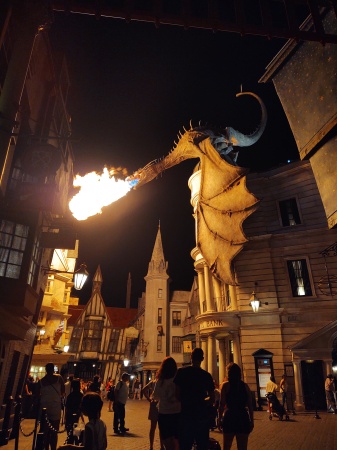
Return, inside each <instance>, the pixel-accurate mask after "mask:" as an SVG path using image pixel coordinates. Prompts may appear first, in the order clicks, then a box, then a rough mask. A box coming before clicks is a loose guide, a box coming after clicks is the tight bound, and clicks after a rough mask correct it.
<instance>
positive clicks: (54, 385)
mask: <svg viewBox="0 0 337 450" xmlns="http://www.w3.org/2000/svg"><path fill="white" fill-rule="evenodd" d="M203 359H204V354H203V350H202V349H201V348H195V349H194V350H193V351H192V353H191V364H190V365H188V366H184V367H182V368H178V367H177V363H176V361H175V360H174V358H172V357H171V356H167V357H166V358H164V360H163V361H162V363H161V365H160V367H159V370H158V371H157V373H156V377H155V378H154V379H152V380H150V381H149V383H148V384H146V385H145V386H144V387H142V386H141V384H140V381H139V379H138V378H136V379H135V381H134V382H133V383H131V385H132V387H130V375H129V374H128V373H123V374H122V375H121V376H120V380H119V381H118V382H117V383H116V384H115V382H114V380H112V378H111V377H110V378H108V380H107V381H106V382H105V383H103V382H102V380H101V379H100V377H99V376H98V375H96V376H94V377H93V379H92V380H91V381H89V382H84V381H83V380H80V379H77V378H74V377H71V376H68V373H62V372H61V373H60V374H58V373H55V372H54V364H53V363H48V364H47V365H46V368H45V369H46V374H45V376H44V377H43V378H42V379H41V380H39V381H38V382H34V380H32V377H30V376H29V377H28V379H27V383H26V388H25V393H26V396H27V397H30V396H32V395H33V393H34V397H37V398H39V406H38V407H39V414H41V411H42V409H43V408H46V410H47V417H48V426H47V427H46V429H45V436H44V439H45V442H44V445H45V449H48V450H49V449H50V450H68V449H74V448H78V447H77V446H76V445H75V442H76V439H75V438H73V441H69V443H68V444H66V445H61V446H59V447H57V436H58V433H57V431H59V429H60V424H61V422H62V423H64V425H65V427H66V430H67V435H68V436H70V435H72V432H73V429H74V426H75V424H78V423H82V428H83V430H84V431H83V433H82V438H81V443H82V444H81V445H82V446H83V447H84V450H89V449H90V450H105V449H106V448H107V428H106V425H105V423H104V422H103V421H102V420H101V418H100V416H101V410H102V407H103V405H104V402H103V400H105V401H106V402H107V410H108V411H111V412H113V413H114V415H113V430H114V433H115V434H117V435H121V436H123V435H124V434H125V433H127V432H128V431H129V429H128V428H126V426H125V405H126V403H127V400H128V398H129V397H130V393H131V392H132V393H133V398H134V399H141V398H145V399H146V400H147V401H148V402H149V410H148V419H149V421H150V428H149V442H150V450H153V448H154V438H155V433H156V430H157V429H159V438H160V450H191V449H192V448H194V447H193V446H194V445H196V446H197V448H198V450H208V449H209V448H210V447H209V443H210V430H214V429H219V430H220V431H222V434H223V447H222V448H223V450H230V448H231V447H232V443H233V440H234V438H236V442H237V447H238V449H240V450H245V449H247V447H248V437H249V434H250V433H251V431H252V430H253V428H254V408H253V401H252V394H251V391H250V389H249V387H248V385H247V384H246V383H244V382H243V381H242V379H241V369H240V367H239V366H238V365H237V364H235V363H230V364H229V365H228V366H227V367H226V377H225V379H224V380H223V382H222V384H221V385H220V386H219V385H217V384H216V382H215V381H214V380H213V379H212V376H211V374H210V373H209V372H207V371H206V370H204V369H202V368H201V364H202V361H203ZM287 388H288V386H287V379H286V376H285V375H282V378H281V380H280V382H279V384H277V383H276V381H275V378H274V377H273V376H271V377H270V380H269V381H268V383H267V385H266V392H267V393H274V394H275V393H276V392H280V394H281V395H280V396H281V402H282V406H283V407H287V409H288V405H287ZM325 391H326V400H327V408H328V411H331V412H336V401H335V394H334V392H335V387H334V377H333V376H332V375H330V374H329V375H328V376H327V379H326V382H325ZM268 409H270V405H268ZM23 412H24V411H23ZM84 416H86V417H87V418H88V420H87V421H85V419H84ZM85 422H86V423H85ZM214 448H217V447H214ZM218 448H220V447H218Z"/></svg>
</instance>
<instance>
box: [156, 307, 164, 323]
mask: <svg viewBox="0 0 337 450" xmlns="http://www.w3.org/2000/svg"><path fill="white" fill-rule="evenodd" d="M162 320H163V308H158V318H157V323H163V322H162Z"/></svg>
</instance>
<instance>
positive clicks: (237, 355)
mask: <svg viewBox="0 0 337 450" xmlns="http://www.w3.org/2000/svg"><path fill="white" fill-rule="evenodd" d="M231 335H232V339H233V360H234V361H233V362H235V364H237V365H238V366H240V367H241V366H242V364H241V349H240V339H239V333H238V331H236V330H233V331H231Z"/></svg>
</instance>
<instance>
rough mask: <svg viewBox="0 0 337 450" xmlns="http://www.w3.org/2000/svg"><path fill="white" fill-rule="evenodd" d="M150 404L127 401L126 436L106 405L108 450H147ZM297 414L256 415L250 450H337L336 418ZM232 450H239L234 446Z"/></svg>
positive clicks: (23, 449) (21, 449)
mask: <svg viewBox="0 0 337 450" xmlns="http://www.w3.org/2000/svg"><path fill="white" fill-rule="evenodd" d="M148 405H149V404H148V402H147V401H146V400H145V399H143V400H128V402H127V405H126V426H127V427H129V428H130V431H129V432H128V433H127V434H126V435H125V436H124V437H122V436H118V435H117V436H116V435H114V434H113V429H112V421H113V413H112V412H108V411H107V402H104V406H103V410H102V419H103V420H104V421H105V423H106V425H107V428H108V450H148V449H149V440H148V434H149V421H148V420H147V414H148ZM318 416H319V418H315V413H314V412H310V413H308V412H306V413H298V414H296V415H290V420H289V421H285V420H283V421H282V422H281V421H279V420H278V419H276V418H273V419H272V420H269V419H268V414H267V412H266V411H257V412H255V428H254V431H253V432H252V433H251V435H250V437H249V443H248V449H249V450H334V449H337V426H336V425H337V423H336V422H337V415H334V414H328V413H326V412H325V411H324V412H319V413H318ZM22 427H23V429H24V431H25V433H28V432H30V431H32V430H33V428H34V421H33V420H25V421H24V422H23V424H22ZM211 436H212V437H214V438H215V439H217V440H219V441H220V444H221V447H222V435H221V433H220V432H219V431H214V432H211ZM65 437H66V435H65V433H63V434H60V435H59V444H60V445H61V444H63V443H64V440H65ZM32 446H33V439H32V436H31V437H24V436H23V435H22V433H20V438H19V445H18V450H34V449H33V448H32ZM3 448H4V449H6V450H14V449H15V442H14V441H10V442H9V444H8V445H7V446H4V447H3ZM159 448H160V447H159V440H158V432H157V431H156V437H155V446H154V450H159ZM232 450H237V447H236V443H235V442H234V444H233V446H232Z"/></svg>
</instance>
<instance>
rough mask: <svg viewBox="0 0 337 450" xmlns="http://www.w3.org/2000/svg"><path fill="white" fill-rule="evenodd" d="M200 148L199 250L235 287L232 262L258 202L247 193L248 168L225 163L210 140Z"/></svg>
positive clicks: (216, 270) (217, 272)
mask: <svg viewBox="0 0 337 450" xmlns="http://www.w3.org/2000/svg"><path fill="white" fill-rule="evenodd" d="M199 146H200V150H201V155H200V167H201V184H200V193H199V201H198V205H197V210H196V240H197V247H198V248H199V250H200V252H201V254H202V255H203V257H204V258H205V260H206V262H207V265H208V266H209V268H210V269H211V271H212V272H213V273H214V275H215V276H216V277H217V278H219V279H220V280H222V281H223V282H225V283H227V284H231V285H234V284H235V279H234V274H233V270H232V260H233V258H234V257H235V256H236V255H237V254H238V253H239V252H240V251H241V249H242V247H243V245H244V243H245V242H247V238H246V237H245V235H244V232H243V229H242V223H243V221H244V220H245V219H246V218H247V217H248V216H249V215H250V214H252V213H253V212H254V211H255V210H256V209H257V206H258V202H259V200H258V199H257V198H256V197H255V196H254V195H253V194H252V193H250V192H249V191H248V190H247V187H246V176H245V175H246V173H247V169H243V168H242V167H238V166H232V165H231V164H229V163H227V162H226V161H224V160H223V159H222V158H221V157H220V155H219V154H218V153H217V152H216V151H215V150H214V148H213V146H212V144H211V142H210V140H209V139H206V140H204V141H202V142H200V143H199Z"/></svg>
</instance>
